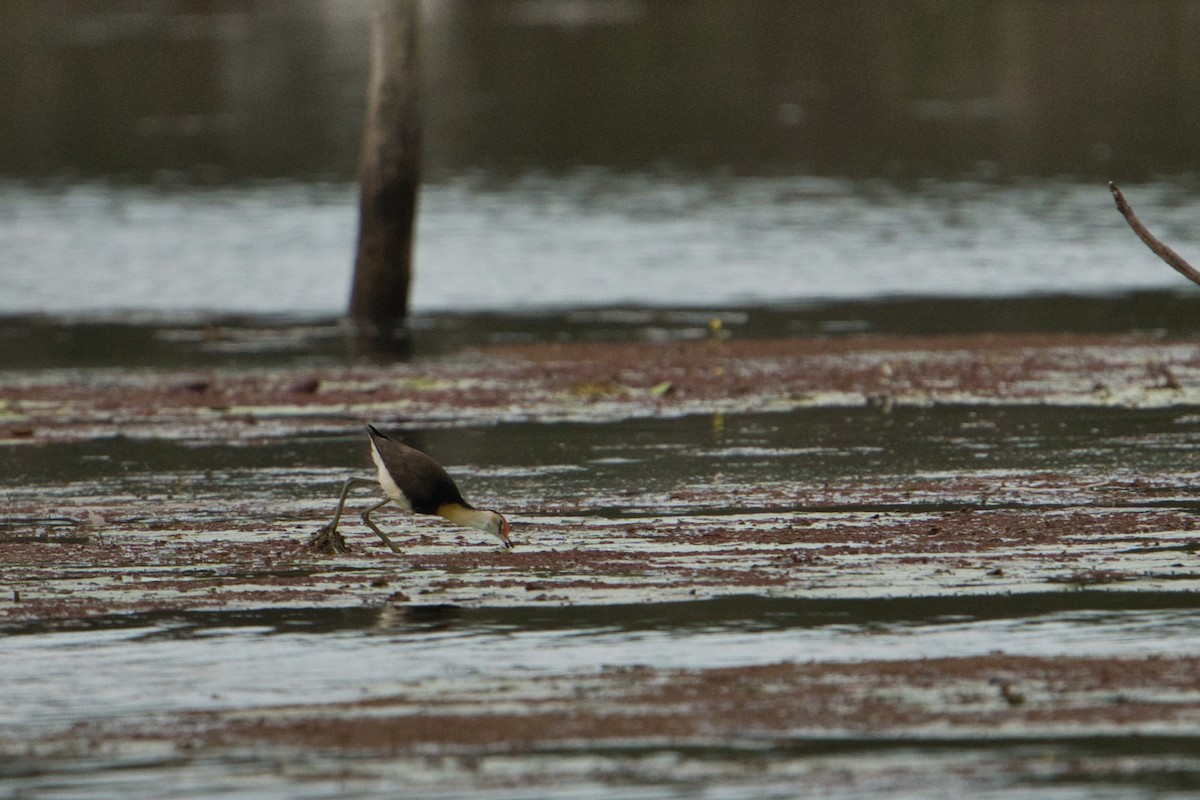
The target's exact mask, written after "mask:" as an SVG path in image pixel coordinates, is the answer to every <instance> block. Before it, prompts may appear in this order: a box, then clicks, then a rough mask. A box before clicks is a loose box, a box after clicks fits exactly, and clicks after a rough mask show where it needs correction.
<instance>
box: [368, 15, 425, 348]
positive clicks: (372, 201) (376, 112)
mask: <svg viewBox="0 0 1200 800" xmlns="http://www.w3.org/2000/svg"><path fill="white" fill-rule="evenodd" d="M420 28H421V19H420V0H375V9H374V16H373V18H372V21H371V75H370V81H369V85H368V90H367V114H366V120H365V123H364V126H363V139H362V152H361V155H360V162H359V191H360V195H359V208H360V210H359V228H358V251H357V256H356V259H355V263H354V284H353V288H352V290H351V295H350V321H351V324H352V325H353V326H354V329H355V334H356V339H357V344H358V351H359V353H360V354H363V355H373V356H402V355H404V353H405V352H406V351H407V340H408V337H407V332H406V328H405V322H406V319H407V316H408V290H409V284H410V280H411V275H412V252H413V238H414V234H415V227H414V225H415V218H416V212H417V195H418V189H419V186H420V162H421V119H420V55H421V54H420V40H421V31H420Z"/></svg>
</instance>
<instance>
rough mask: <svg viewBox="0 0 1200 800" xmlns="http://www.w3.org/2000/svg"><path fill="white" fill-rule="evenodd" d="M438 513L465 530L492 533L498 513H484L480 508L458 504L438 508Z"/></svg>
mask: <svg viewBox="0 0 1200 800" xmlns="http://www.w3.org/2000/svg"><path fill="white" fill-rule="evenodd" d="M437 513H438V516H441V517H445V518H446V519H448V520H450V521H451V522H453V523H454V524H455V525H462V526H463V527H464V528H478V529H479V530H481V531H490V530H491V527H492V518H493V517H494V516H495V513H496V512H494V511H484V510H482V509H478V508H467V507H466V506H462V505H459V504H458V503H446V504H444V505H442V506H440V507H439V508H438V510H437Z"/></svg>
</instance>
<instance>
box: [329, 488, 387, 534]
mask: <svg viewBox="0 0 1200 800" xmlns="http://www.w3.org/2000/svg"><path fill="white" fill-rule="evenodd" d="M378 485H379V481H376V480H372V479H371V478H347V479H346V482H345V483H344V484H342V496H341V497H339V498H338V504H337V510H336V511H334V512H333V519H332V520H331V521H330V522H329V524H328V525H326V526H325V528H326V529H328V530H329V532H330V533H335V532H336V531H337V526H338V522H340V521H341V519H342V509H343V508H345V507H346V497H347V496H348V495H349V494H350V490H351V489H353V488H354V487H355V486H378ZM383 502H384V503H386V502H387V500H384V501H383ZM379 505H383V503H380V504H379ZM378 507H379V506H375V508H378ZM371 510H372V511H374V510H375V509H374V508H373V509H371Z"/></svg>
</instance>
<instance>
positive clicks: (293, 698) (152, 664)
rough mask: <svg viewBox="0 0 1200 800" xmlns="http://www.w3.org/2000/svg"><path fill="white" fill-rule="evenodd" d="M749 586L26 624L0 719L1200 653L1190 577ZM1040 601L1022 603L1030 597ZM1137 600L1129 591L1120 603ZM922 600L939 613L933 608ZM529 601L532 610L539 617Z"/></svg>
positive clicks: (11, 661)
mask: <svg viewBox="0 0 1200 800" xmlns="http://www.w3.org/2000/svg"><path fill="white" fill-rule="evenodd" d="M737 602H738V600H737V599H736V598H734V599H726V600H723V601H697V602H695V603H692V604H687V603H683V604H672V606H673V607H672V608H671V611H670V613H671V618H672V620H673V622H666V621H660V622H659V623H658V624H653V623H651V624H649V625H648V624H647V623H648V619H647V617H649V618H650V619H653V616H654V614H655V613H656V610H655V609H654V607H653V606H650V607H634V606H628V607H610V608H608V609H598V610H596V611H594V612H592V613H591V614H590V615H589V614H588V613H587V612H584V613H583V614H582V616H584V617H587V616H591V617H593V619H594V621H593V622H592V624H590V625H588V624H579V621H578V620H573V619H572V617H571V615H570V614H566V615H563V616H562V619H561V620H560V621H559V623H558V624H557V625H555V624H553V616H554V614H553V612H549V614H547V612H546V611H544V610H532V609H521V608H516V609H507V610H503V611H491V612H487V611H485V612H482V613H481V614H479V615H478V616H481V617H482V619H478V620H477V619H474V617H473V615H472V614H471V613H469V612H468V613H466V614H465V615H463V616H459V614H457V613H456V614H449V613H448V612H445V611H442V610H439V609H432V610H431V619H433V620H435V621H437V620H439V619H440V617H441V616H445V622H444V623H440V624H437V625H429V624H428V623H427V624H425V625H422V624H420V623H417V624H414V623H413V621H412V618H413V611H412V610H411V609H410V610H408V611H407V612H406V611H404V610H402V609H391V608H389V609H384V610H382V611H381V610H371V611H364V612H362V613H355V612H354V611H349V612H344V611H335V612H331V611H328V610H308V611H306V610H303V609H293V610H285V611H270V610H264V611H262V612H235V613H234V612H231V613H220V612H208V613H194V614H178V615H173V616H172V615H168V616H167V617H166V618H164V619H154V618H153V617H152V616H148V617H147V618H145V619H144V620H142V621H141V624H139V621H138V620H136V619H130V620H125V621H124V622H123V623H122V626H121V627H120V628H118V629H105V628H104V627H103V626H101V627H99V628H98V629H93V630H80V631H66V632H52V633H51V632H47V633H31V634H26V635H17V636H10V637H7V638H6V639H5V642H4V654H5V660H6V665H5V669H4V679H5V681H6V682H8V683H9V685H13V686H20V687H21V691H20V692H19V693H16V694H14V695H13V696H11V697H10V698H9V701H8V702H7V703H6V704H5V706H4V708H3V709H0V727H3V729H4V730H5V732H6V733H7V734H9V735H15V734H18V733H20V732H24V731H28V732H34V731H45V730H47V729H54V728H59V727H67V726H69V725H71V724H74V723H78V722H88V721H90V722H95V721H103V720H113V719H122V718H127V719H128V718H137V717H148V716H155V715H163V714H170V713H172V712H184V711H198V710H210V709H234V708H254V707H260V706H276V705H289V704H305V703H309V702H312V701H313V700H314V699H317V698H319V699H320V700H322V701H325V702H347V701H354V700H363V699H368V698H371V697H387V696H392V695H398V694H402V693H404V692H411V691H417V692H429V693H431V694H436V693H437V691H438V687H439V686H442V685H445V684H446V683H447V682H449V683H451V684H454V685H455V687H456V689H459V690H462V689H465V688H466V687H467V686H472V685H473V686H480V687H486V686H487V685H488V684H493V685H500V684H502V683H504V682H506V681H508V682H511V681H514V680H516V681H520V680H525V679H529V678H532V677H537V676H554V675H557V676H572V675H576V676H584V675H588V674H593V673H596V672H598V671H599V670H601V669H603V668H608V667H632V666H653V667H656V668H659V669H703V668H718V667H733V666H744V665H756V664H772V663H778V662H783V661H793V662H810V661H817V662H820V661H837V662H844V661H864V660H904V659H920V658H925V657H930V656H937V657H946V658H953V657H967V656H982V655H987V654H989V653H994V652H997V651H1000V652H1004V653H1007V654H1010V655H1027V656H1056V655H1063V656H1067V655H1069V656H1073V657H1081V656H1150V655H1161V656H1185V655H1200V641H1198V640H1196V639H1195V637H1191V636H1189V633H1190V631H1192V630H1195V628H1196V626H1197V625H1198V624H1200V609H1196V608H1194V607H1189V606H1191V605H1192V604H1191V600H1190V598H1188V597H1187V596H1186V595H1184V594H1180V595H1178V596H1173V595H1171V594H1159V595H1155V596H1149V597H1147V596H1128V597H1122V596H1121V595H1119V594H1115V595H1113V594H1110V595H1107V596H1105V595H1100V596H1081V597H1079V598H1076V599H1074V600H1071V599H1067V600H1066V601H1065V603H1064V601H1063V599H1062V598H1056V597H1054V596H1052V595H1051V596H1047V597H1046V598H1043V599H1042V600H1041V601H1040V602H1043V603H1044V604H1045V605H1046V606H1047V607H1048V608H1049V609H1054V608H1056V607H1057V606H1061V605H1064V604H1066V605H1069V606H1075V607H1074V608H1070V609H1061V608H1060V609H1059V610H1049V611H1047V612H1045V613H1040V614H1039V613H1033V614H1021V615H1014V614H1015V612H1016V611H1017V610H1018V609H1017V608H1013V609H1006V608H1005V601H1004V600H1003V599H993V598H987V597H976V598H972V599H971V600H970V602H963V601H958V602H956V601H953V600H947V599H944V598H943V599H940V600H930V601H927V602H915V603H914V602H913V601H911V600H910V601H907V602H901V603H898V604H897V605H898V606H899V609H898V610H899V614H900V615H901V616H903V615H904V614H905V610H908V611H909V613H910V614H911V615H912V616H911V617H910V618H908V619H896V618H895V615H896V613H897V610H889V608H888V604H887V603H886V602H877V603H873V604H869V605H867V604H863V603H861V602H854V601H848V602H845V603H841V604H839V603H838V602H836V601H827V602H824V603H821V604H819V608H818V609H813V608H810V607H809V605H808V604H806V603H804V602H803V601H789V600H777V601H770V600H759V599H756V598H751V599H749V600H747V601H746V602H745V607H744V609H742V610H741V611H740V612H739V610H738V608H737V606H736V604H737ZM1037 602H1038V601H1036V600H1035V601H1029V600H1027V601H1025V602H1023V603H1019V604H1018V605H1019V606H1020V608H1023V609H1025V610H1028V609H1029V608H1030V607H1032V606H1035V605H1037ZM1126 602H1127V603H1128V604H1129V606H1130V607H1127V608H1122V607H1121V606H1122V605H1123V604H1124V603H1126ZM1148 605H1149V606H1153V607H1152V608H1147V606H1148ZM922 606H923V611H924V613H934V616H932V617H927V618H921V617H920V616H919V615H920V613H921V612H922ZM939 606H940V609H939ZM714 611H716V612H717V616H716V617H715V618H713V617H712V616H711V615H712V614H713V613H714ZM418 612H419V609H418ZM880 612H883V614H884V616H883V617H882V618H877V617H876V616H875V615H876V614H879V613H880ZM740 614H750V615H752V616H740ZM527 616H528V617H529V618H530V622H532V623H533V624H530V625H527V624H523V617H527ZM546 616H549V617H550V618H551V619H550V620H547V619H546V618H545V617H546ZM764 616H766V617H768V618H769V620H770V622H769V624H768V623H767V622H766V620H765V619H764V618H763V617H764ZM689 619H690V620H691V622H690V623H689V622H688V620H689ZM548 621H549V622H550V624H549V625H547V622H548ZM477 623H482V624H477ZM330 626H332V629H331V627H330ZM444 626H445V627H444ZM304 628H307V630H301V632H296V629H304ZM64 687H70V690H69V691H64Z"/></svg>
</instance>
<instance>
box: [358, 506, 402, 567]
mask: <svg viewBox="0 0 1200 800" xmlns="http://www.w3.org/2000/svg"><path fill="white" fill-rule="evenodd" d="M390 502H392V498H390V497H385V498H383V499H382V500H380V501H379V502H378V503H376V504H375V505H373V506H371V507H370V508H368V509H367V510H366V511H364V512H362V515H361V518H362V521H363V524H364V525H366V526H367V527H368V528H370V529H371V530H373V531H375V535H376V536H378V537H379V538H380V539H383V543H384V544H386V545H387V546H388V549H389V550H391V551H392V552H393V553H399V552H400V548H399V547H396V545H394V544H392V540H391V539H389V538H388V537H386V536H384V535H383V531H381V530H379V528H378V527H377V526H376V525H375V523H374V522H372V521H371V514H372V512H375V511H378V510H379V509H381V508H383V507H384V506H386V505H387V504H388V503H390Z"/></svg>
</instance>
